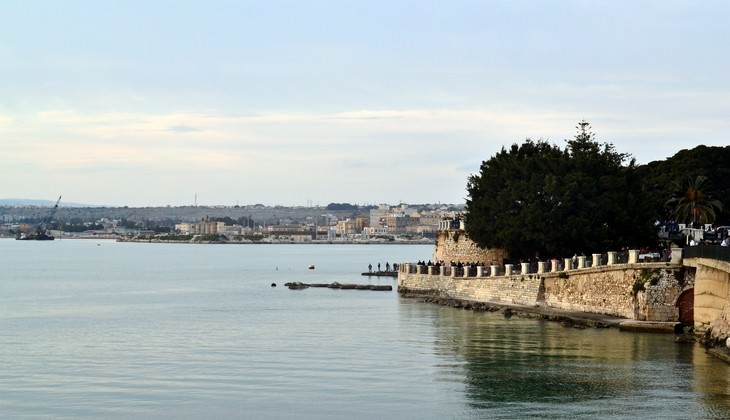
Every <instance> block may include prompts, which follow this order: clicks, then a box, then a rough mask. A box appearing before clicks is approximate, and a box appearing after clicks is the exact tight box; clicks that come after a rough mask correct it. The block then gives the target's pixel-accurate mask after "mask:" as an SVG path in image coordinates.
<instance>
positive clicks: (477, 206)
mask: <svg viewBox="0 0 730 420" xmlns="http://www.w3.org/2000/svg"><path fill="white" fill-rule="evenodd" d="M577 128H578V133H577V135H576V136H575V138H573V139H571V140H568V141H567V146H566V147H565V149H561V148H559V147H558V146H555V145H552V144H550V143H548V142H545V141H542V140H540V141H533V140H530V139H527V140H525V142H524V143H523V144H522V145H517V144H514V145H512V146H511V147H510V149H509V150H507V149H504V148H503V149H502V150H501V151H500V152H499V153H498V154H497V155H495V156H493V157H492V158H491V159H489V160H487V161H484V162H482V165H481V168H480V172H479V174H476V175H472V176H471V177H469V180H468V184H467V191H468V193H469V197H468V198H467V201H466V211H465V217H466V230H467V234H468V235H469V237H470V238H471V239H472V240H474V241H475V242H476V243H478V244H479V245H480V246H482V247H487V248H502V249H505V250H507V251H508V252H509V253H510V255H511V256H512V257H513V258H533V257H538V258H545V257H554V256H561V255H562V256H565V255H572V254H574V253H583V252H584V253H592V252H605V251H608V250H619V249H621V248H623V247H626V246H646V245H653V244H654V243H655V242H656V228H655V227H654V221H655V218H654V213H653V212H652V207H651V206H650V205H647V202H646V200H645V199H644V198H645V197H643V195H642V189H641V185H642V183H641V182H640V180H639V178H638V175H637V172H636V166H635V163H634V161H633V160H631V161H629V162H626V161H627V160H628V158H629V156H628V155H626V154H622V153H618V152H616V151H615V150H614V147H613V146H612V145H610V144H608V143H603V144H601V143H598V142H597V141H596V140H595V135H594V134H593V133H592V132H591V131H590V125H589V124H588V123H587V122H585V121H582V122H580V123H579V124H578V127H577Z"/></svg>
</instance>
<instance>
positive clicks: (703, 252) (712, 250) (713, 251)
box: [682, 245, 730, 262]
mask: <svg viewBox="0 0 730 420" xmlns="http://www.w3.org/2000/svg"><path fill="white" fill-rule="evenodd" d="M682 258H710V259H713V260H720V261H728V262H730V246H713V245H697V246H690V247H685V248H683V249H682Z"/></svg>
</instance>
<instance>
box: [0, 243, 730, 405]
mask: <svg viewBox="0 0 730 420" xmlns="http://www.w3.org/2000/svg"><path fill="white" fill-rule="evenodd" d="M432 251H433V248H432V247H431V246H415V245H413V246H411V245H405V246H402V245H383V246H379V245H360V246H357V245H174V244H135V243H116V242H111V241H103V242H97V241H90V240H75V241H74V240H64V241H53V242H30V241H28V242H26V241H15V240H10V239H7V240H0V264H1V268H0V273H1V274H0V278H1V281H0V364H1V366H2V368H1V369H0V417H2V418H179V419H204V418H205V419H213V418H216V419H217V418H243V419H264V418H265V419H289V418H297V419H375V418H377V419H386V418H387V419H423V418H433V419H464V418H466V419H478V418H529V417H545V418H566V417H576V418H627V419H628V418H637V417H640V418H657V419H667V418H678V419H679V418H681V419H688V418H697V419H700V418H702V419H704V418H718V419H720V418H730V365H727V364H724V363H723V362H721V361H719V360H716V359H714V358H712V357H711V356H708V355H707V354H706V353H705V352H704V350H703V349H702V348H701V347H699V346H698V345H694V344H682V345H680V344H675V343H674V342H673V337H672V336H669V335H652V334H634V333H622V332H619V331H617V330H613V329H607V330H596V329H586V330H578V329H572V328H564V327H561V326H560V325H558V324H555V323H549V322H543V321H536V320H528V319H521V318H516V317H513V318H511V319H505V318H503V317H502V316H501V315H499V314H494V313H474V312H471V311H464V310H460V309H453V308H447V307H441V306H436V305H431V304H426V303H420V302H418V301H416V300H411V299H401V298H399V297H398V295H397V293H396V292H395V291H393V292H382V291H361V290H333V289H320V288H310V289H305V290H289V289H287V288H285V287H283V284H284V283H285V282H287V281H303V282H312V283H314V282H317V283H329V282H332V281H339V282H341V283H346V282H347V283H368V282H372V283H377V284H392V285H393V286H395V283H396V282H395V280H394V279H390V278H381V279H376V278H372V279H370V278H367V277H362V276H361V275H360V273H361V272H363V271H366V270H367V265H368V264H369V263H372V264H373V265H376V264H377V263H378V262H380V263H381V264H382V265H383V266H384V265H385V262H386V261H388V262H390V263H392V262H399V261H416V260H419V259H428V258H430V256H431V253H432ZM309 264H314V265H315V266H316V269H315V270H308V269H307V266H308V265H309ZM273 282H275V283H277V284H278V287H271V286H270V285H271V283H273Z"/></svg>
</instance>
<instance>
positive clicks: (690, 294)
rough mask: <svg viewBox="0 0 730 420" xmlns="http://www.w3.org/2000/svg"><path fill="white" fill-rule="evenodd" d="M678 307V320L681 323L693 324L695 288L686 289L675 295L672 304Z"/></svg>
mask: <svg viewBox="0 0 730 420" xmlns="http://www.w3.org/2000/svg"><path fill="white" fill-rule="evenodd" d="M674 306H676V307H677V308H678V309H679V322H680V323H681V324H683V325H694V322H695V321H694V319H695V317H694V311H695V289H694V288H692V289H687V290H685V291H683V292H682V293H681V294H680V295H679V297H677V303H675V304H674Z"/></svg>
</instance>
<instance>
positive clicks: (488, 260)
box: [432, 230, 507, 266]
mask: <svg viewBox="0 0 730 420" xmlns="http://www.w3.org/2000/svg"><path fill="white" fill-rule="evenodd" d="M506 257H507V253H506V252H505V251H503V250H501V249H484V248H480V247H479V246H478V245H477V244H476V243H475V242H473V241H472V240H471V239H469V238H468V237H467V236H466V232H464V231H463V230H441V231H439V233H438V236H437V237H436V249H435V250H434V253H433V260H432V261H444V262H446V263H449V262H451V261H454V262H457V261H461V262H463V263H471V262H482V263H484V264H486V265H500V266H501V265H502V261H503V260H504V259H505V258H506Z"/></svg>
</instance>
